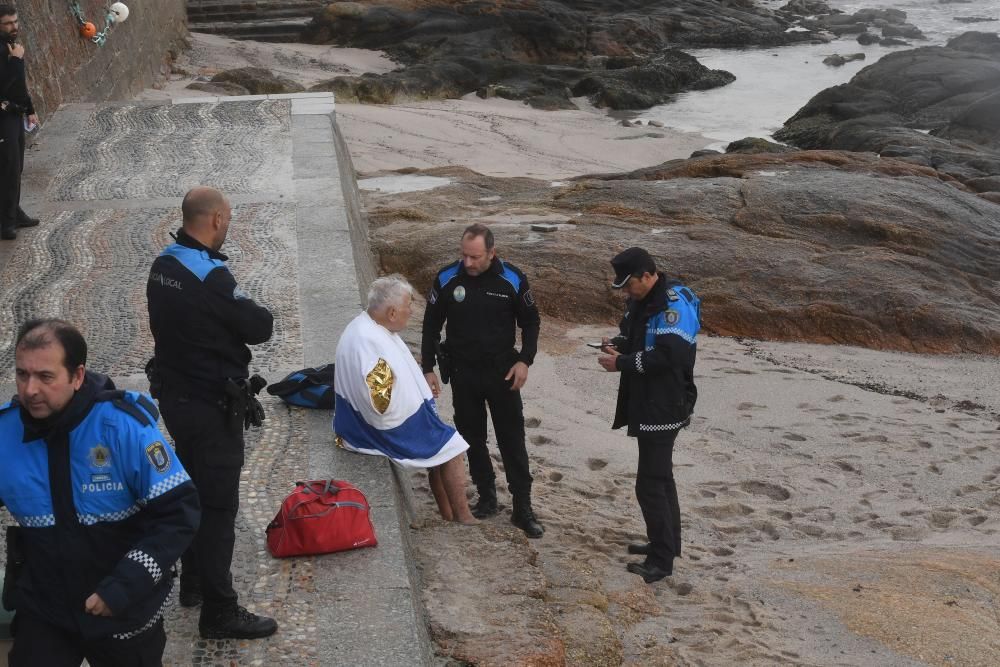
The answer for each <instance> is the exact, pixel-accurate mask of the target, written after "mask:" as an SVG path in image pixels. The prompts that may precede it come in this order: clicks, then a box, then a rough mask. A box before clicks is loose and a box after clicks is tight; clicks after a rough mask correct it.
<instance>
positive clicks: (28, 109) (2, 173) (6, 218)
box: [0, 5, 38, 241]
mask: <svg viewBox="0 0 1000 667" xmlns="http://www.w3.org/2000/svg"><path fill="white" fill-rule="evenodd" d="M19 27H20V26H19V25H18V20H17V10H16V9H15V8H14V7H13V6H11V5H0V239H3V240H5V241H12V240H14V239H16V238H17V228H18V227H34V226H35V225H37V224H38V219H37V218H32V217H30V216H29V215H28V214H27V213H25V212H24V210H22V209H21V171H22V170H23V169H24V126H25V123H27V124H28V125H29V126H31V127H35V126H37V125H38V115H37V114H35V107H34V106H33V105H32V103H31V95H29V94H28V84H27V80H26V78H25V69H24V45H23V44H20V43H18V41H17V37H18V34H19Z"/></svg>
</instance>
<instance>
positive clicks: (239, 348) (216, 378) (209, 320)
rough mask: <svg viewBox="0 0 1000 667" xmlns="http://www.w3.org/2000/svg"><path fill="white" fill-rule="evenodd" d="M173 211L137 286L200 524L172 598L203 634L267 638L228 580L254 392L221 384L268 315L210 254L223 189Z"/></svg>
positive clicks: (221, 230)
mask: <svg viewBox="0 0 1000 667" xmlns="http://www.w3.org/2000/svg"><path fill="white" fill-rule="evenodd" d="M181 212H182V215H183V226H182V228H181V230H180V231H178V232H177V235H176V237H175V238H176V242H175V243H173V244H171V245H169V246H167V248H166V249H164V250H163V252H162V253H161V254H160V256H159V257H157V258H156V260H155V261H154V262H153V266H152V269H151V270H150V273H149V281H148V282H147V285H146V299H147V302H148V308H149V328H150V330H151V331H152V333H153V339H154V341H155V356H154V359H153V363H152V364H151V368H150V369H149V370H150V386H151V388H152V391H153V395H154V396H155V397H156V398H157V400H158V401H159V403H160V410H161V411H162V412H163V421H164V423H165V424H166V426H167V430H168V431H170V435H171V436H172V437H173V438H174V442H175V443H176V446H177V455H178V456H179V457H180V459H181V461H183V462H184V466H185V467H186V468H187V470H188V472H190V473H191V478H192V479H193V480H194V483H195V485H197V487H198V495H199V497H200V499H201V508H202V520H201V528H200V529H199V530H198V534H197V536H196V537H195V540H194V543H193V544H192V546H191V549H189V550H188V551H187V552H186V553H185V554H184V556H183V558H182V559H181V590H180V596H179V598H180V603H181V605H182V606H185V607H194V606H197V605H198V604H201V605H202V608H201V616H200V619H199V623H198V627H199V631H200V632H201V636H202V637H205V638H211V639H222V638H242V639H254V638H258V637H267V636H268V635H271V634H273V633H274V632H275V631H276V630H277V627H278V626H277V623H275V621H274V620H273V619H271V618H267V617H263V616H258V615H256V614H253V613H251V612H249V611H247V610H246V609H245V608H244V607H242V606H240V605H239V604H238V596H237V593H236V591H235V590H234V589H233V584H232V573H231V567H232V559H233V549H234V546H235V543H236V527H235V524H236V514H237V511H238V510H239V480H240V470H241V468H242V467H243V454H244V452H243V449H244V441H243V429H244V425H245V424H246V423H247V421H248V420H249V419H250V418H251V413H250V412H248V410H250V409H251V408H252V405H253V404H254V403H256V399H255V398H253V397H252V396H247V395H245V394H244V395H242V396H241V395H234V394H233V393H231V392H230V391H229V390H230V389H233V388H245V387H246V386H247V376H248V375H249V368H248V366H249V363H250V359H251V353H250V349H249V348H248V347H247V346H248V345H254V344H258V343H263V342H265V341H267V340H268V339H270V337H271V330H272V326H273V319H272V317H271V313H270V312H269V311H268V310H267V308H265V307H263V306H261V305H258V304H257V303H255V302H254V301H253V299H251V298H250V297H249V296H248V295H247V294H246V293H245V292H244V291H243V290H241V289H240V287H239V286H238V285H237V284H236V280H235V278H233V274H232V273H230V271H229V268H228V267H227V266H226V260H227V257H226V256H225V255H224V254H222V253H221V252H219V250H220V249H221V248H222V244H223V242H224V241H225V240H226V234H227V232H228V230H229V222H230V219H231V218H232V208H231V207H230V205H229V202H228V201H227V200H226V198H225V196H223V194H222V193H221V192H219V191H218V190H215V189H214V188H207V187H197V188H194V189H192V190H191V191H190V192H188V193H187V195H186V196H185V197H184V200H183V202H182V204H181ZM258 390H259V388H258ZM258 405H259V404H258Z"/></svg>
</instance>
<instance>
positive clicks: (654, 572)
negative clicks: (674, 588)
mask: <svg viewBox="0 0 1000 667" xmlns="http://www.w3.org/2000/svg"><path fill="white" fill-rule="evenodd" d="M625 569H626V570H628V571H629V572H631V573H632V574H638V575H639V576H640V577H642V580H643V581H645V582H646V583H647V584H651V583H653V582H654V581H659V580H660V579H663V578H664V577H669V576H670V575H671V574H673V571H672V570H664V569H663V568H660V567H657V566H656V565H649V564H648V563H645V562H642V563H629V564H628V565H626V566H625Z"/></svg>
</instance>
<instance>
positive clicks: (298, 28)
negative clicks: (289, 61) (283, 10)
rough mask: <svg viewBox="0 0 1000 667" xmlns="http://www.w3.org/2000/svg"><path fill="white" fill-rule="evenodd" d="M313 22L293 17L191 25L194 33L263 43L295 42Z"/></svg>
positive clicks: (304, 18) (309, 19) (305, 18)
mask: <svg viewBox="0 0 1000 667" xmlns="http://www.w3.org/2000/svg"><path fill="white" fill-rule="evenodd" d="M310 21H312V19H311V18H309V17H293V18H282V19H274V20H256V21H210V22H205V23H200V22H199V23H190V24H189V26H188V27H189V28H190V29H191V31H192V32H207V33H211V34H215V35H225V36H226V37H232V38H233V39H254V40H258V41H262V42H295V41H298V40H299V37H300V36H301V34H302V31H303V30H304V29H305V27H306V26H307V25H309V23H310Z"/></svg>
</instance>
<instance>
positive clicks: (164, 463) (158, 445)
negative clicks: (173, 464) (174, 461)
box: [146, 440, 170, 473]
mask: <svg viewBox="0 0 1000 667" xmlns="http://www.w3.org/2000/svg"><path fill="white" fill-rule="evenodd" d="M146 458H147V459H149V462H150V464H152V466H153V467H154V468H156V472H161V473H162V472H166V471H167V470H169V469H170V454H168V453H167V448H166V447H165V446H164V444H163V443H162V442H160V441H159V440H157V441H156V442H154V443H153V444H151V445H147V446H146Z"/></svg>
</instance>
